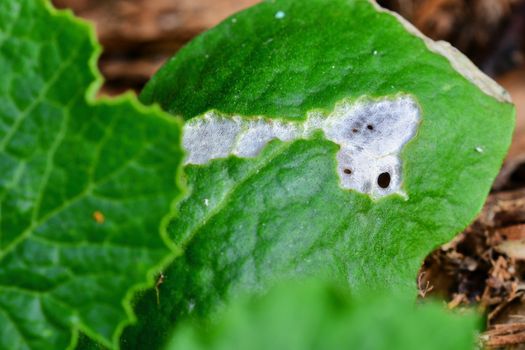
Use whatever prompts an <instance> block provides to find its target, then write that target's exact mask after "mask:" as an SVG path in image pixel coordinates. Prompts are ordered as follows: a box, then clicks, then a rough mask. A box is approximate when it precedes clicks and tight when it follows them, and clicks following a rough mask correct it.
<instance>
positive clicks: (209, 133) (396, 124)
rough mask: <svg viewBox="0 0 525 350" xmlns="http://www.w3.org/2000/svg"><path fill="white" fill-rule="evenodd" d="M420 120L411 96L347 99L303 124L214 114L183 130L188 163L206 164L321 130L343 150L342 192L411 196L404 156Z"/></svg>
mask: <svg viewBox="0 0 525 350" xmlns="http://www.w3.org/2000/svg"><path fill="white" fill-rule="evenodd" d="M419 120H420V110H419V107H418V105H417V103H416V102H415V101H414V99H413V98H411V97H408V96H402V97H397V98H395V99H382V100H376V101H370V100H361V101H357V102H353V103H351V102H348V101H345V102H342V103H339V104H338V105H336V107H335V108H334V110H333V111H332V112H331V113H329V114H326V113H323V112H319V111H313V112H309V113H308V115H307V118H306V120H305V121H301V122H293V121H283V120H279V119H269V118H265V117H253V118H247V117H241V116H232V117H227V116H223V115H220V114H218V113H216V112H209V113H207V114H205V115H204V116H202V117H197V118H193V119H191V120H189V121H188V122H187V123H186V125H185V127H184V138H183V142H184V147H185V148H186V151H187V159H186V164H206V163H208V162H209V161H210V160H212V159H218V158H226V157H228V156H229V155H235V156H238V157H241V158H251V157H256V156H257V155H258V154H259V153H260V152H261V150H262V149H263V148H264V147H265V146H266V145H267V144H268V143H269V142H270V141H271V140H274V139H279V140H281V141H285V142H287V141H293V140H299V139H309V138H311V137H312V135H313V133H314V132H315V131H317V130H320V131H322V132H323V133H324V135H325V137H326V139H327V140H330V141H332V142H334V143H336V144H338V145H339V146H340V150H339V152H338V153H337V156H336V159H337V169H336V171H337V174H338V176H339V179H340V185H341V187H342V188H344V189H350V190H355V191H358V192H361V193H365V194H368V195H370V196H371V197H372V198H381V197H383V196H385V195H389V194H393V193H397V194H400V195H403V196H406V194H405V193H404V192H403V190H402V178H403V176H402V175H403V174H402V170H403V169H402V162H401V158H400V153H401V150H402V148H403V146H404V145H405V144H406V143H407V142H408V141H409V140H410V139H411V138H412V137H414V135H415V134H416V131H417V126H418V125H419ZM381 175H382V177H381V178H380V176H381ZM385 179H388V181H385ZM380 180H382V181H380Z"/></svg>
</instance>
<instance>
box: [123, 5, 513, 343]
mask: <svg viewBox="0 0 525 350" xmlns="http://www.w3.org/2000/svg"><path fill="white" fill-rule="evenodd" d="M142 100H143V101H144V102H147V103H154V102H158V103H160V105H161V106H162V107H163V108H164V109H165V110H167V111H169V112H171V113H172V114H175V115H182V116H183V117H184V118H185V119H186V120H187V123H186V126H185V146H186V148H187V151H188V153H189V157H188V158H187V162H188V164H187V166H186V172H187V178H188V183H189V187H190V188H191V190H192V193H191V195H190V196H189V197H188V198H187V199H186V200H185V201H184V202H183V203H182V204H181V206H180V211H181V215H180V217H179V218H178V219H177V220H175V221H174V222H173V223H172V224H171V229H170V232H171V235H172V237H173V238H174V239H175V241H176V242H177V243H178V244H180V245H181V246H182V247H183V248H184V249H185V254H184V255H183V256H182V257H180V258H178V259H177V260H176V261H175V262H174V263H173V264H172V265H171V266H170V267H169V268H168V269H167V270H166V271H165V275H166V278H165V281H164V283H163V284H162V285H161V286H160V287H159V290H158V291H159V293H158V296H159V299H160V304H159V305H157V293H156V291H151V292H150V293H147V294H145V295H144V297H143V298H142V299H141V300H140V301H139V302H138V303H137V310H138V312H139V313H140V314H141V320H140V323H139V325H138V326H136V327H133V328H130V329H128V331H126V332H125V334H124V337H123V340H124V343H123V344H126V345H127V346H131V345H130V344H136V348H149V347H154V345H158V344H161V343H162V342H163V341H164V339H165V336H166V333H167V332H168V331H169V330H170V329H171V327H172V325H173V324H174V323H177V322H178V321H179V320H180V319H183V318H186V317H188V315H190V316H197V317H203V316H204V317H205V316H206V315H208V314H209V313H210V312H211V311H213V310H214V309H215V308H217V307H219V306H220V305H221V304H223V303H224V302H225V301H226V300H228V299H230V298H235V297H236V296H237V295H239V293H244V292H250V291H252V292H258V291H263V290H265V289H267V288H268V286H270V285H272V284H273V283H274V282H275V281H276V280H279V279H294V278H301V277H304V276H310V275H327V276H331V277H333V278H335V279H337V280H339V281H342V282H344V283H346V284H347V285H349V286H350V287H351V288H353V289H354V290H355V291H358V290H359V291H361V290H366V289H383V288H390V289H402V290H404V291H407V292H408V293H414V294H415V291H416V288H415V279H416V273H417V270H418V269H419V267H420V264H421V262H422V260H423V258H424V257H425V255H426V254H427V253H428V252H430V251H431V250H432V249H433V248H435V247H436V246H438V245H439V244H440V243H443V242H445V241H447V240H449V239H450V238H452V237H453V235H455V234H456V233H457V232H459V231H460V230H461V229H463V228H464V227H465V226H466V225H467V224H468V223H469V222H470V221H471V220H472V219H473V217H474V216H475V214H476V213H477V212H478V211H479V210H480V208H481V206H482V203H483V200H484V198H485V197H486V195H487V193H488V191H489V189H490V185H491V182H492V181H493V179H494V177H495V175H496V174H497V172H498V169H499V167H500V165H501V162H502V159H503V157H504V155H505V152H506V150H507V148H508V145H509V143H510V139H511V134H512V130H513V122H514V108H513V106H512V104H511V103H509V101H508V97H507V95H506V93H505V92H504V91H503V90H502V89H501V88H500V87H499V86H498V85H497V84H496V83H494V82H492V81H491V80H490V79H489V78H488V77H486V76H484V75H483V74H482V73H481V72H479V71H478V70H477V69H476V68H475V67H474V66H473V65H472V64H471V63H470V62H469V61H468V60H467V59H466V58H464V57H463V56H462V55H461V54H460V53H458V52H457V51H455V50H454V49H453V48H451V47H450V46H448V45H447V44H444V43H434V42H432V41H430V40H429V39H426V38H423V37H421V36H420V35H419V34H418V33H417V32H416V30H415V29H413V28H411V27H410V26H409V25H408V24H406V23H404V22H403V21H401V20H400V19H399V18H396V17H395V16H393V15H392V14H390V13H386V12H384V11H382V10H380V9H378V8H377V7H376V6H375V5H374V4H372V3H370V2H368V1H364V0H309V1H299V0H276V1H267V2H264V3H262V4H260V5H258V6H256V7H253V8H251V9H249V10H247V11H245V12H242V13H240V14H238V15H235V16H233V17H231V18H229V19H228V20H226V21H225V22H224V23H222V24H221V25H219V26H218V27H216V28H215V29H213V30H211V31H209V32H207V33H205V34H203V35H202V36H200V37H198V38H197V39H195V40H194V41H193V42H192V43H190V44H189V45H188V46H187V47H186V48H184V49H183V50H181V51H180V52H179V53H178V54H177V55H176V56H175V57H174V58H173V59H172V60H170V61H169V62H168V63H167V64H166V65H165V66H164V67H163V68H162V69H161V70H160V71H159V72H158V73H157V74H156V76H155V77H154V78H153V79H152V80H151V82H150V83H149V84H148V85H147V87H146V89H145V90H144V92H143V94H142ZM346 117H348V118H347V119H345V118H346ZM368 125H370V127H368ZM353 129H356V130H355V131H354V130H353ZM272 138H275V139H279V140H273V141H271V139H272ZM352 152H354V153H352ZM383 161H385V162H386V163H385V164H383V163H382V162H383ZM383 166H386V168H385V169H386V170H383V168H382V167H383ZM383 172H387V173H389V174H390V177H391V179H390V180H391V181H390V183H388V181H386V186H385V184H384V182H385V181H383V180H384V179H383V180H382V178H381V174H382V173H383ZM387 176H388V175H387ZM383 177H384V175H383ZM354 180H355V181H354ZM352 181H354V182H352ZM382 183H383V185H382ZM381 186H383V187H387V188H386V189H382V187H381Z"/></svg>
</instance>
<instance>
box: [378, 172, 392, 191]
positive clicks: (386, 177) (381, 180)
mask: <svg viewBox="0 0 525 350" xmlns="http://www.w3.org/2000/svg"><path fill="white" fill-rule="evenodd" d="M390 180H391V178H390V174H389V173H381V174H379V176H378V177H377V184H378V185H379V187H381V188H388V186H390Z"/></svg>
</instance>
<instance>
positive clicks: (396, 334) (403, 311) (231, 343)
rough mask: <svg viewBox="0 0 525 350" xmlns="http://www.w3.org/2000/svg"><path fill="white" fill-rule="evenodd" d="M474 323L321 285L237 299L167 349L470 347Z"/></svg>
mask: <svg viewBox="0 0 525 350" xmlns="http://www.w3.org/2000/svg"><path fill="white" fill-rule="evenodd" d="M477 326H478V320H477V319H476V317H474V316H473V315H470V314H469V315H456V314H452V313H450V312H447V311H446V310H444V309H443V307H442V306H440V305H437V304H425V305H418V306H416V305H414V303H413V302H410V301H407V300H406V299H403V298H398V297H395V296H392V295H390V296H389V297H384V296H376V295H370V296H368V297H367V298H360V299H359V298H358V299H356V298H351V297H350V296H349V295H347V294H345V293H343V292H341V291H339V290H338V289H336V288H334V287H331V286H328V285H324V284H319V283H311V282H309V283H307V284H303V285H299V284H298V285H292V286H280V287H279V288H276V289H274V290H272V291H271V292H270V293H269V294H268V295H266V296H264V297H262V298H260V299H258V300H252V301H249V302H246V301H243V302H235V303H234V305H233V306H231V307H230V308H229V309H227V310H226V311H225V312H223V313H221V315H220V316H216V317H214V321H212V322H211V323H208V324H205V325H202V326H196V325H191V324H184V325H182V326H181V327H180V328H178V329H177V331H176V333H175V334H174V336H173V337H172V339H171V341H170V343H169V345H168V346H167V347H166V350H177V349H185V350H219V349H224V350H226V349H252V350H258V349H260V350H266V349H283V350H284V349H286V350H306V349H360V350H441V349H447V350H468V349H474V344H475V329H476V328H477Z"/></svg>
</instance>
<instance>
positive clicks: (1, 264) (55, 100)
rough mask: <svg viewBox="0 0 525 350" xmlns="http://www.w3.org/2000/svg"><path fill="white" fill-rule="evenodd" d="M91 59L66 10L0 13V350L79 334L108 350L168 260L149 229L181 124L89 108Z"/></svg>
mask: <svg viewBox="0 0 525 350" xmlns="http://www.w3.org/2000/svg"><path fill="white" fill-rule="evenodd" d="M98 51H99V46H98V44H96V43H95V40H94V34H93V31H92V29H91V28H89V27H88V26H87V25H85V24H84V23H81V22H79V21H77V20H75V19H74V18H73V17H72V16H71V15H70V14H69V13H63V12H56V11H54V10H53V9H51V8H50V7H49V6H48V5H47V4H46V2H44V1H33V0H18V1H2V2H0V76H1V77H2V79H1V80H0V174H2V175H1V177H0V348H1V349H10V350H16V349H46V350H48V349H65V348H67V347H68V346H69V347H72V346H73V345H74V343H75V342H76V339H77V333H78V331H79V330H81V331H82V332H84V333H86V334H88V335H89V336H91V337H93V338H95V339H97V340H98V341H99V342H101V343H103V344H105V345H106V346H109V347H113V346H114V344H116V343H117V339H118V336H119V334H120V330H121V328H122V327H123V326H124V325H125V324H127V323H129V322H130V321H131V320H132V319H133V315H132V312H131V308H130V306H129V301H130V298H131V296H132V291H133V290H134V289H136V288H138V287H139V286H145V284H146V283H147V282H148V286H151V285H152V284H153V274H154V273H156V272H158V270H159V269H160V268H161V266H162V263H163V262H164V263H165V262H166V259H168V258H169V257H170V256H172V255H173V253H172V250H171V249H170V248H169V247H168V242H169V241H168V240H167V237H165V236H166V232H165V231H166V230H165V228H166V227H165V226H166V225H165V224H167V221H166V220H167V218H166V219H165V220H164V224H163V225H162V229H161V230H160V234H159V226H160V224H161V220H162V218H163V217H165V216H166V215H167V214H168V213H170V212H172V211H173V208H172V207H173V204H172V203H173V202H174V199H175V198H176V197H178V196H179V194H180V192H181V189H180V186H179V185H177V183H176V178H175V174H176V173H177V171H178V169H179V168H180V164H181V159H182V151H181V147H180V138H181V136H180V125H179V123H178V121H177V119H175V118H172V117H169V116H166V115H165V114H164V113H163V112H161V111H160V110H158V109H155V108H145V107H143V106H140V104H139V103H138V102H136V100H135V98H134V97H131V96H127V97H124V98H120V99H116V100H105V101H100V102H95V101H94V98H93V96H94V94H95V91H96V90H97V88H98V87H99V85H100V81H101V79H100V77H99V76H98V73H97V71H96V68H95V66H96V58H97V56H98V54H96V52H98ZM88 86H90V88H89V89H88V88H87V87H88ZM170 217H172V215H170ZM147 276H148V278H147Z"/></svg>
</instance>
